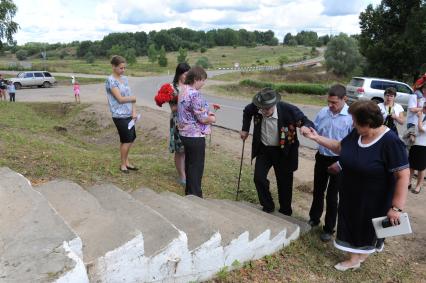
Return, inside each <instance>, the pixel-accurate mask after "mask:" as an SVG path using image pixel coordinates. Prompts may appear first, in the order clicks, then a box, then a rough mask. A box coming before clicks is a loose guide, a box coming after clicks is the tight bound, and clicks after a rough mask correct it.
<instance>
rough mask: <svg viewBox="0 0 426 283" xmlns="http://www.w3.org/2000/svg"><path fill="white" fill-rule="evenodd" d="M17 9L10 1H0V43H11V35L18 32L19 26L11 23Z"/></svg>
mask: <svg viewBox="0 0 426 283" xmlns="http://www.w3.org/2000/svg"><path fill="white" fill-rule="evenodd" d="M17 10H18V8H17V7H16V5H15V3H13V1H12V0H2V1H0V41H3V39H6V41H7V42H9V43H13V34H15V33H16V32H17V31H18V28H19V25H18V24H17V23H16V22H14V21H12V19H13V17H15V15H16V11H17Z"/></svg>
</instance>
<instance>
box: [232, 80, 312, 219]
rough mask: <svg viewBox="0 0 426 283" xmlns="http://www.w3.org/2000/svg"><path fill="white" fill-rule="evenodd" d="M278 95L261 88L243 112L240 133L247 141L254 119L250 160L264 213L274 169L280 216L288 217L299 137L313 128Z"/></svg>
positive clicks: (269, 204) (268, 206)
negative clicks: (271, 170)
mask: <svg viewBox="0 0 426 283" xmlns="http://www.w3.org/2000/svg"><path fill="white" fill-rule="evenodd" d="M280 100H281V95H280V94H279V93H277V92H276V91H275V90H273V89H271V88H264V89H262V90H261V91H260V92H258V93H257V94H256V95H255V96H254V97H253V102H252V103H250V104H249V105H247V106H246V107H245V108H244V111H243V126H242V130H241V132H240V136H241V139H242V140H246V139H247V137H248V135H249V131H250V124H251V120H252V119H253V123H254V128H253V142H252V152H251V158H252V159H254V158H256V165H255V169H254V183H255V185H256V190H257V194H258V197H259V202H260V204H261V205H262V207H263V211H265V212H267V213H271V212H273V211H274V210H275V204H274V201H273V199H272V195H271V192H270V191H269V180H268V178H267V176H268V172H269V170H270V169H271V167H274V171H275V176H276V178H277V186H278V198H279V203H280V209H279V210H278V211H279V212H280V213H282V214H285V215H291V214H292V213H293V211H292V209H291V200H292V195H293V172H294V171H296V170H297V167H298V162H299V140H298V138H297V132H296V128H300V133H301V134H304V133H305V132H309V131H310V130H309V128H308V127H314V124H313V123H312V122H311V121H310V120H309V119H308V118H307V117H306V116H305V114H303V112H302V111H300V109H299V108H297V107H296V106H294V105H291V104H288V103H285V102H282V101H280Z"/></svg>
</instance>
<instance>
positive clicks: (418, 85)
mask: <svg viewBox="0 0 426 283" xmlns="http://www.w3.org/2000/svg"><path fill="white" fill-rule="evenodd" d="M425 83H426V74H424V75H423V76H421V77H420V78H419V79H418V80H417V81H416V82H415V83H414V86H413V89H414V90H418V89H421V88H422V87H423V85H424V84H425Z"/></svg>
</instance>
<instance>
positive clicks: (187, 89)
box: [178, 66, 216, 198]
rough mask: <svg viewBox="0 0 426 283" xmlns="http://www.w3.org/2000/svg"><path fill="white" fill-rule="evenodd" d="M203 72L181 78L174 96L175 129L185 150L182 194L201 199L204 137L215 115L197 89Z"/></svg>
mask: <svg viewBox="0 0 426 283" xmlns="http://www.w3.org/2000/svg"><path fill="white" fill-rule="evenodd" d="M206 79H207V73H206V71H204V69H203V68H201V67H199V66H195V67H192V68H191V69H190V70H189V71H188V73H187V74H186V78H185V86H184V87H183V88H182V89H181V90H180V92H179V96H178V129H179V134H180V138H181V140H182V143H183V146H184V149H185V174H186V186H185V195H195V196H198V197H200V198H202V197H203V192H202V190H201V181H202V179H203V173H204V160H205V150H206V135H208V134H210V125H211V124H213V123H215V122H216V116H215V114H214V113H213V112H210V111H209V105H208V103H207V101H206V100H205V98H204V97H203V96H202V94H201V92H200V89H201V88H202V87H203V86H204V84H205V81H206Z"/></svg>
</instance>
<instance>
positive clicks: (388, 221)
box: [382, 218, 400, 228]
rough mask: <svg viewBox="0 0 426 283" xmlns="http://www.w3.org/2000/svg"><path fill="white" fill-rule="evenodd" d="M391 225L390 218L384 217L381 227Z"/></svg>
mask: <svg viewBox="0 0 426 283" xmlns="http://www.w3.org/2000/svg"><path fill="white" fill-rule="evenodd" d="M399 224H400V223H398V224H397V225H399ZM391 226H392V223H391V222H390V219H389V218H386V219H383V221H382V227H383V228H388V227H391Z"/></svg>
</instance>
